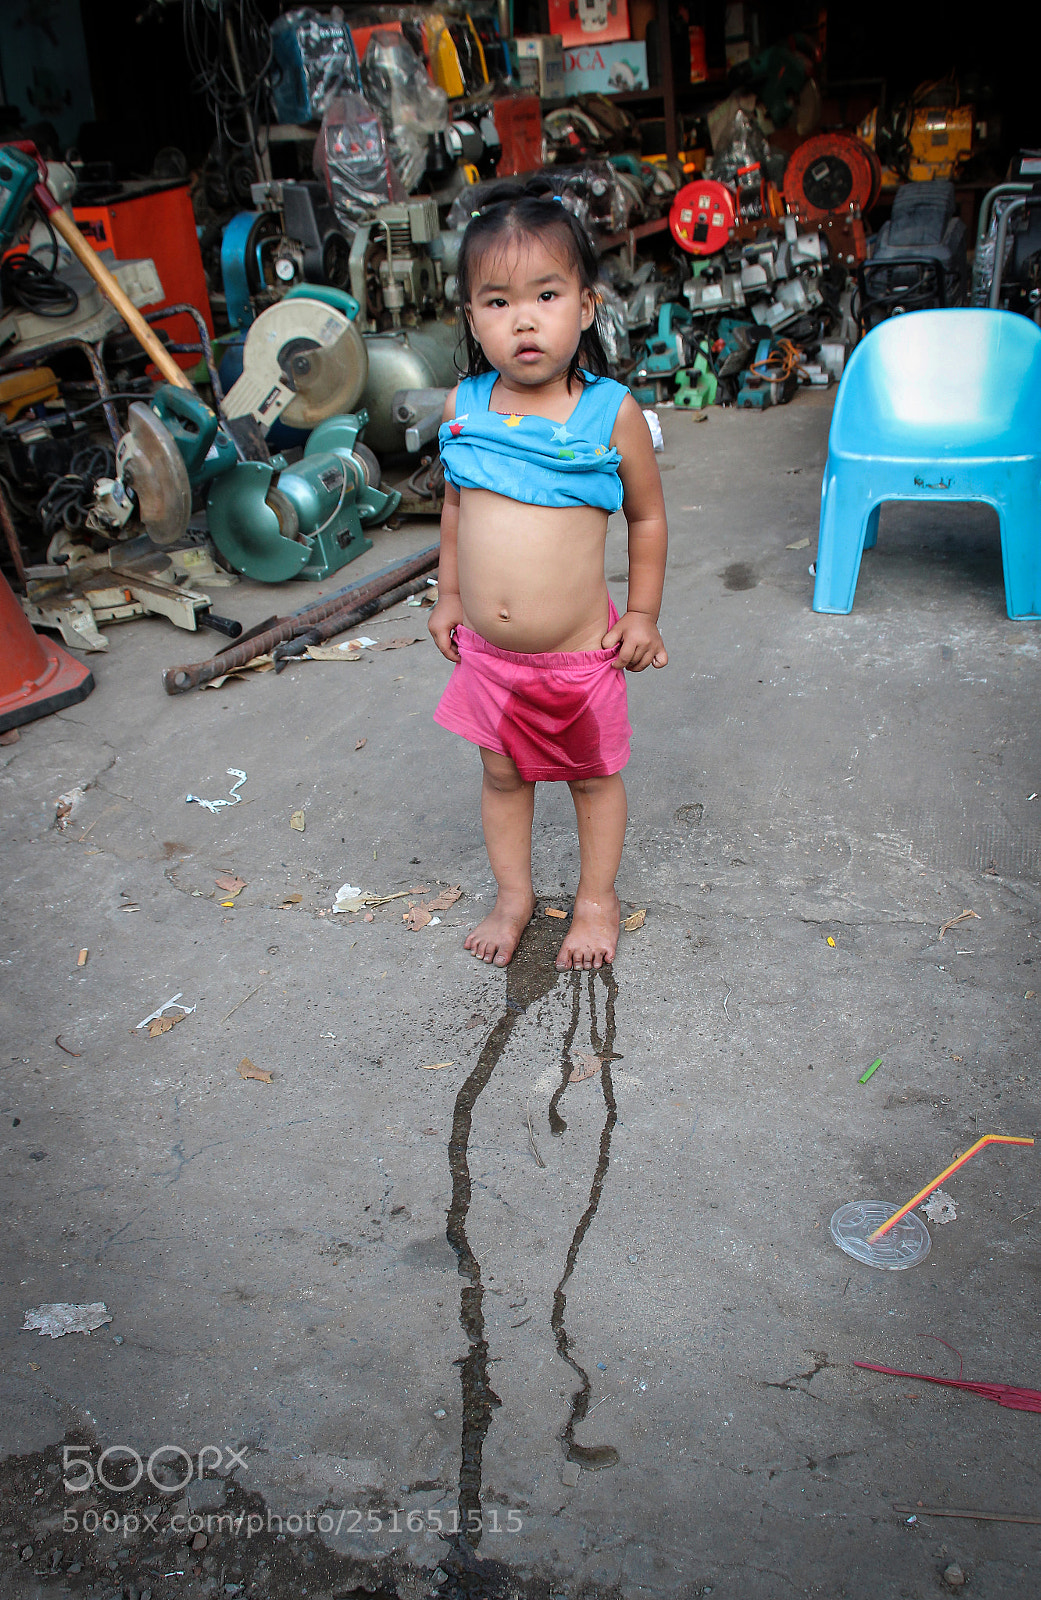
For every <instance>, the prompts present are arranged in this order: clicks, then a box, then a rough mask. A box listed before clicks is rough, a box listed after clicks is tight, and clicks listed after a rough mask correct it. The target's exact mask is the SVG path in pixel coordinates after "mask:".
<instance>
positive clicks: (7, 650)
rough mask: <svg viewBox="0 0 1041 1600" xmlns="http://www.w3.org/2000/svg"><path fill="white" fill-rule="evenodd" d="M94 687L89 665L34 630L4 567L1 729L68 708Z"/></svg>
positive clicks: (0, 611)
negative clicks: (15, 595)
mask: <svg viewBox="0 0 1041 1600" xmlns="http://www.w3.org/2000/svg"><path fill="white" fill-rule="evenodd" d="M93 687H94V679H93V677H92V676H91V673H90V669H89V668H88V667H87V666H85V665H84V663H83V662H82V661H77V660H75V658H74V657H73V656H70V655H69V654H68V653H67V652H66V651H65V650H63V649H62V647H61V645H60V644H53V643H52V642H51V640H50V639H45V638H42V637H41V636H40V634H38V633H36V632H34V630H33V629H32V628H31V627H30V626H29V623H28V621H27V619H26V616H25V613H24V611H23V610H22V608H21V606H20V605H19V604H18V601H17V600H16V599H15V597H14V594H13V592H12V590H11V585H10V584H9V583H8V581H7V579H6V578H5V577H4V576H3V574H2V573H0V733H6V732H7V730H8V728H18V727H20V726H21V724H22V723H23V722H33V721H35V720H36V718H37V717H46V716H49V715H50V713H51V712H52V711H63V710H64V709H65V707H66V706H73V705H75V704H76V703H77V701H79V700H85V699H86V698H87V696H88V694H89V693H90V691H91V690H92V689H93Z"/></svg>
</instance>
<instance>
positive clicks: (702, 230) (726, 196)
mask: <svg viewBox="0 0 1041 1600" xmlns="http://www.w3.org/2000/svg"><path fill="white" fill-rule="evenodd" d="M733 226H734V197H733V195H732V194H731V192H730V190H729V189H728V188H727V187H726V186H725V185H724V184H722V183H716V182H715V180H714V179H712V178H698V179H697V181H696V182H695V183H686V184H684V186H683V188H682V189H681V190H680V191H679V193H678V194H677V196H676V198H675V200H674V201H673V202H672V210H671V211H670V212H669V229H670V231H671V233H672V237H673V238H674V239H675V241H676V243H677V244H678V245H679V246H680V248H681V249H683V250H686V252H687V254H688V255H692V256H712V255H715V253H716V251H717V250H722V248H723V246H724V245H725V244H726V242H727V240H728V239H729V237H730V230H731V228H732V227H733Z"/></svg>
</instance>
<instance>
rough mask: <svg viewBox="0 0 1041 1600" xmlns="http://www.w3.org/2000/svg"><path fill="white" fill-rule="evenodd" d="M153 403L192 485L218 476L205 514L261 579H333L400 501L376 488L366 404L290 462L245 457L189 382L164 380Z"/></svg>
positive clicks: (318, 434) (328, 423) (331, 421)
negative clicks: (364, 439)
mask: <svg viewBox="0 0 1041 1600" xmlns="http://www.w3.org/2000/svg"><path fill="white" fill-rule="evenodd" d="M130 409H131V412H133V411H134V410H135V409H136V406H131V408H130ZM150 409H151V411H152V412H153V413H154V415H155V416H156V417H157V418H158V419H159V422H160V424H161V425H162V426H163V428H165V429H166V432H167V433H168V434H169V435H170V438H171V439H172V440H173V443H174V445H175V446H176V448H177V451H178V452H179V454H180V456H181V459H182V460H183V462H184V465H185V469H186V471H187V474H188V481H189V483H190V484H191V485H192V487H193V488H195V487H197V486H199V485H200V484H205V483H209V482H212V487H211V489H210V491H209V496H208V498H207V502H206V514H207V519H208V522H209V530H210V537H211V539H212V540H213V542H214V544H215V545H216V546H217V549H218V550H219V551H220V553H221V555H222V556H224V558H225V560H226V561H228V562H229V563H230V565H231V566H233V567H234V568H235V570H236V572H243V573H245V574H246V576H247V577H249V578H257V579H259V580H260V581H261V582H262V583H284V582H285V581H286V579H287V578H297V577H300V578H314V579H321V578H328V577H329V576H330V575H331V574H332V573H334V572H338V571H339V569H340V568H341V567H343V566H346V565H347V563H348V561H353V560H354V558H355V556H360V555H361V553H362V551H363V550H369V549H371V547H372V541H371V539H367V538H366V537H365V534H364V532H363V531H362V530H363V528H364V527H367V526H369V525H372V524H375V523H379V522H384V521H386V519H387V518H388V517H389V516H391V515H393V513H394V511H395V510H396V509H397V507H398V505H399V503H400V500H401V496H400V494H398V492H397V491H396V490H394V491H391V492H390V493H386V492H384V491H383V490H381V489H380V488H379V487H378V485H379V465H378V463H377V462H376V458H375V457H374V456H373V455H372V454H371V452H369V451H367V450H364V449H358V437H359V435H360V434H361V432H362V430H363V429H364V427H365V424H366V423H367V422H368V420H369V418H368V413H367V412H365V411H356V412H354V413H353V414H352V415H349V416H342V417H328V418H327V419H326V420H325V421H324V422H320V423H319V424H318V426H317V428H315V429H314V430H313V431H312V433H311V434H310V436H309V437H308V440H307V444H306V445H305V446H304V454H303V457H302V459H301V460H299V461H297V462H294V463H293V465H292V466H290V464H289V463H288V462H287V460H286V458H285V457H284V456H272V457H271V459H270V461H239V460H238V459H237V454H236V451H235V446H234V444H233V443H232V441H231V439H230V438H229V437H228V435H227V434H226V433H225V432H224V430H223V428H221V427H220V426H219V424H218V421H217V418H216V417H215V416H214V414H213V412H212V411H211V410H210V408H209V407H208V406H207V405H206V404H204V402H203V401H202V400H200V399H199V398H198V396H197V395H192V394H189V393H188V392H187V390H185V389H175V388H173V387H172V385H168V386H164V387H163V388H161V389H158V390H157V391H156V393H155V394H154V395H153V397H152V404H151V407H150ZM131 426H133V418H131Z"/></svg>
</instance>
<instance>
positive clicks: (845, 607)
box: [813, 476, 880, 616]
mask: <svg viewBox="0 0 1041 1600" xmlns="http://www.w3.org/2000/svg"><path fill="white" fill-rule="evenodd" d="M853 487H854V486H853V485H848V486H843V489H842V492H841V493H840V486H839V483H838V481H837V479H836V477H834V476H832V477H830V478H826V479H825V484H824V488H823V490H822V493H821V520H820V533H819V536H818V540H817V579H816V582H815V583H814V586H813V609H814V611H824V612H831V613H832V614H834V615H838V616H846V615H847V614H848V613H849V612H850V611H852V610H853V596H854V594H855V593H856V588H857V578H858V577H859V575H860V558H861V556H862V554H863V551H864V543H865V539H869V541H870V543H871V544H874V542H875V540H876V539H877V537H878V514H879V510H880V507H879V506H875V507H873V508H872V510H870V511H868V512H867V514H866V515H865V516H863V517H862V518H861V521H860V525H859V527H856V531H854V527H855V524H854V520H853V518H854V516H855V513H852V514H851V506H852V505H855V504H856V501H857V499H858V498H859V497H858V496H857V495H856V493H855V492H853V493H851V492H850V490H851V489H853ZM861 503H863V502H861Z"/></svg>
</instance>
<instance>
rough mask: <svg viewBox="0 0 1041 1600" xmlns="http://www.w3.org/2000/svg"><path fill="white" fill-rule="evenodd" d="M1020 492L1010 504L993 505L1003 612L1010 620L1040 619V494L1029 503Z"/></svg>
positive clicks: (1035, 495)
mask: <svg viewBox="0 0 1041 1600" xmlns="http://www.w3.org/2000/svg"><path fill="white" fill-rule="evenodd" d="M1027 499H1028V497H1027V496H1025V495H1024V494H1022V492H1020V493H1019V494H1018V495H1017V496H1016V501H1015V503H1014V504H1013V505H1011V506H1010V505H1007V504H1006V505H999V506H997V508H996V509H997V513H998V522H999V524H1000V526H1001V565H1002V567H1003V569H1004V573H1005V609H1006V611H1007V612H1008V614H1009V616H1010V617H1012V618H1014V619H1019V618H1024V619H1025V618H1029V617H1041V543H1039V541H1038V529H1039V528H1041V494H1037V493H1035V494H1032V495H1030V496H1029V499H1030V500H1032V502H1033V503H1032V504H1029V503H1027V504H1025V503H1024V502H1025V501H1026V500H1027Z"/></svg>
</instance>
